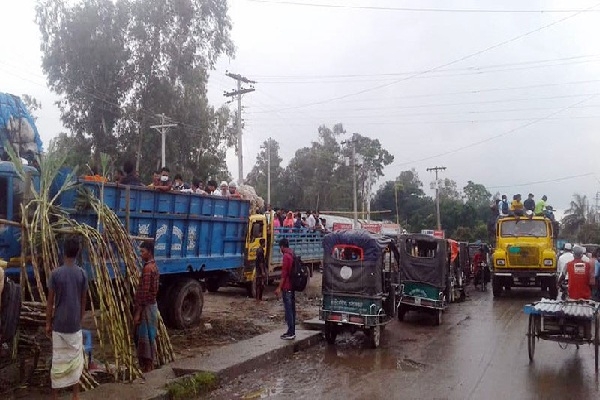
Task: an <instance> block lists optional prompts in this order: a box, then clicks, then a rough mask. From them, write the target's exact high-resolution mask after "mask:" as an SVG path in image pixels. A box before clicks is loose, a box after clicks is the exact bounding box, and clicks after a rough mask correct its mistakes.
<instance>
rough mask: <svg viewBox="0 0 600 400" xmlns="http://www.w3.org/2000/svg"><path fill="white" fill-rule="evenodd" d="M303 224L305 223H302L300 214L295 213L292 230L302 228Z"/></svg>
mask: <svg viewBox="0 0 600 400" xmlns="http://www.w3.org/2000/svg"><path fill="white" fill-rule="evenodd" d="M305 224H306V223H305V222H304V221H302V214H300V213H299V212H298V213H296V218H295V219H294V228H295V229H301V228H304V225H305Z"/></svg>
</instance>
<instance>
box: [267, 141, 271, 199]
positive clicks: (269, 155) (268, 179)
mask: <svg viewBox="0 0 600 400" xmlns="http://www.w3.org/2000/svg"><path fill="white" fill-rule="evenodd" d="M267 204H269V205H270V204H271V138H269V141H268V142H267Z"/></svg>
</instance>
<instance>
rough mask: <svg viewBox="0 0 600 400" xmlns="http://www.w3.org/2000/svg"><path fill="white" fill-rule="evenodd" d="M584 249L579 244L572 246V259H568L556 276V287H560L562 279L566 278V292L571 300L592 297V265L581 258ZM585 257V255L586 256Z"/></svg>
mask: <svg viewBox="0 0 600 400" xmlns="http://www.w3.org/2000/svg"><path fill="white" fill-rule="evenodd" d="M584 252H585V249H584V248H583V247H581V246H575V247H574V248H573V260H571V261H569V262H568V263H567V265H566V267H565V271H564V272H562V273H561V274H560V278H558V287H559V288H560V287H561V285H562V283H563V281H564V280H565V279H568V281H569V283H568V289H567V293H568V296H569V299H572V300H589V299H591V298H592V291H591V288H590V282H592V280H591V279H592V276H593V272H592V266H591V265H590V263H589V262H588V261H586V260H584V259H583V257H584V254H583V253H584ZM586 258H587V257H586Z"/></svg>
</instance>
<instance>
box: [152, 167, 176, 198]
mask: <svg viewBox="0 0 600 400" xmlns="http://www.w3.org/2000/svg"><path fill="white" fill-rule="evenodd" d="M169 173H170V171H169V168H167V167H162V169H161V170H160V181H158V183H157V184H155V185H154V189H156V190H160V191H161V192H168V191H170V190H171V187H172V186H173V183H172V182H171V179H170V178H169Z"/></svg>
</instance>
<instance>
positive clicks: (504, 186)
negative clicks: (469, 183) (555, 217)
mask: <svg viewBox="0 0 600 400" xmlns="http://www.w3.org/2000/svg"><path fill="white" fill-rule="evenodd" d="M590 175H594V173H593V172H588V173H585V174H579V175H570V176H563V177H562V178H554V179H546V180H541V181H533V182H527V183H515V184H513V185H499V186H486V187H487V188H488V189H504V188H512V187H521V186H532V185H538V184H540V183H553V182H560V181H566V180H568V179H575V178H583V177H585V176H590Z"/></svg>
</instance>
